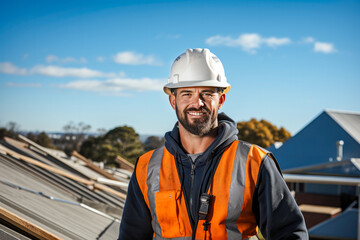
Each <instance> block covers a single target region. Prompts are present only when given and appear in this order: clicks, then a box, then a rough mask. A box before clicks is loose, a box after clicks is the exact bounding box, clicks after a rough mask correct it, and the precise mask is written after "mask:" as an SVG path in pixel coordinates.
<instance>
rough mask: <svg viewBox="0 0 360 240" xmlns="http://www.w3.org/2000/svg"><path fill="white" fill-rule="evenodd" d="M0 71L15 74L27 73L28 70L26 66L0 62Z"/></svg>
mask: <svg viewBox="0 0 360 240" xmlns="http://www.w3.org/2000/svg"><path fill="white" fill-rule="evenodd" d="M0 72H1V73H5V74H14V75H27V74H28V71H27V69H26V68H19V67H17V66H15V65H14V64H12V63H11V62H0Z"/></svg>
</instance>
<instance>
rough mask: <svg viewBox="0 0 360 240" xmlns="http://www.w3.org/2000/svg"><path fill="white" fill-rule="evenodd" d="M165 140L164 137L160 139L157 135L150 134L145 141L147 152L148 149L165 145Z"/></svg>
mask: <svg viewBox="0 0 360 240" xmlns="http://www.w3.org/2000/svg"><path fill="white" fill-rule="evenodd" d="M164 142H165V140H164V138H162V139H160V138H159V137H157V136H150V137H148V138H146V140H145V142H144V149H145V151H146V152H147V151H150V150H153V149H156V148H159V147H161V146H163V145H164Z"/></svg>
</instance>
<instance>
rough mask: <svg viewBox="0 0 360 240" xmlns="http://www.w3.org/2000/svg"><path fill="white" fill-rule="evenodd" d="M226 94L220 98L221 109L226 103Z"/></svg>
mask: <svg viewBox="0 0 360 240" xmlns="http://www.w3.org/2000/svg"><path fill="white" fill-rule="evenodd" d="M225 98H226V94H221V95H220V98H219V109H220V108H221V107H222V106H223V105H224V103H225Z"/></svg>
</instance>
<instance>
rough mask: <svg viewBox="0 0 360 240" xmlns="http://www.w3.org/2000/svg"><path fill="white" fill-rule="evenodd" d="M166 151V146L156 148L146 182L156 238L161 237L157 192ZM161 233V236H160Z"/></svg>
mask: <svg viewBox="0 0 360 240" xmlns="http://www.w3.org/2000/svg"><path fill="white" fill-rule="evenodd" d="M163 153H164V147H162V148H159V149H156V150H155V151H154V152H153V154H152V156H151V158H150V161H149V166H148V172H147V178H146V184H147V187H148V193H147V195H148V199H149V205H150V210H151V214H152V223H151V224H152V226H153V229H154V232H155V239H161V228H160V224H159V221H158V220H157V217H156V206H155V193H156V192H158V191H159V186H160V185H159V184H160V167H161V161H162V157H163ZM158 234H160V236H158ZM158 237H159V238H158Z"/></svg>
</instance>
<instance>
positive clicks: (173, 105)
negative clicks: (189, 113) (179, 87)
mask: <svg viewBox="0 0 360 240" xmlns="http://www.w3.org/2000/svg"><path fill="white" fill-rule="evenodd" d="M169 102H170V105H171V107H172V108H173V109H174V110H175V109H176V107H175V105H176V103H175V94H174V93H171V94H170V95H169Z"/></svg>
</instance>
